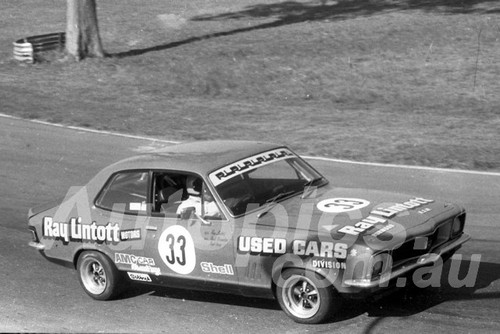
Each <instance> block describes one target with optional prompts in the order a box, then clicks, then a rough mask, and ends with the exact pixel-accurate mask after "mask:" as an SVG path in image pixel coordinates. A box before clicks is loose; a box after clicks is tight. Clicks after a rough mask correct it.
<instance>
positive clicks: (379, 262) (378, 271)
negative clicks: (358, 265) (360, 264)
mask: <svg viewBox="0 0 500 334" xmlns="http://www.w3.org/2000/svg"><path fill="white" fill-rule="evenodd" d="M371 266H372V272H371V277H370V278H371V279H376V278H378V277H379V276H381V275H382V274H383V273H384V272H386V271H387V269H388V268H391V266H392V258H391V256H390V255H389V253H379V254H377V255H374V256H372V261H371Z"/></svg>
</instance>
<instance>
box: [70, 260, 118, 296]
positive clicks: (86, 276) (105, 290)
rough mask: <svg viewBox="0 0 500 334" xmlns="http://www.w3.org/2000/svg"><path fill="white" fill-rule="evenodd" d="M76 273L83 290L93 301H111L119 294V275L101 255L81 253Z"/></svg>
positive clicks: (113, 266)
mask: <svg viewBox="0 0 500 334" xmlns="http://www.w3.org/2000/svg"><path fill="white" fill-rule="evenodd" d="M77 271H78V279H79V281H80V284H81V285H82V287H83V289H84V290H85V292H86V293H87V294H88V295H89V296H90V297H92V298H94V299H97V300H109V299H113V298H115V297H116V296H117V295H118V294H119V293H120V292H121V290H120V282H121V275H120V273H119V271H118V270H117V269H116V267H115V265H114V263H112V262H111V260H110V259H109V258H108V257H107V256H105V255H104V254H102V253H99V252H95V251H87V252H83V253H82V254H81V255H80V257H79V258H78V262H77Z"/></svg>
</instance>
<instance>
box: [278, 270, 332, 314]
mask: <svg viewBox="0 0 500 334" xmlns="http://www.w3.org/2000/svg"><path fill="white" fill-rule="evenodd" d="M276 297H277V299H278V302H279V304H280V306H281V308H282V309H283V311H285V313H286V314H287V315H288V316H289V317H290V318H292V319H293V320H294V321H295V322H298V323H303V324H318V323H321V322H324V321H326V320H328V319H329V318H330V317H331V316H332V315H333V314H334V313H335V312H336V311H338V309H339V308H340V305H341V302H342V299H341V297H340V295H339V294H338V293H337V292H336V290H335V289H334V287H333V286H332V285H331V284H330V283H329V282H328V281H327V280H326V279H325V278H324V277H322V276H321V275H319V274H317V273H314V272H311V271H305V270H301V269H288V270H286V271H284V272H283V273H282V275H281V277H280V278H279V281H278V284H277V287H276Z"/></svg>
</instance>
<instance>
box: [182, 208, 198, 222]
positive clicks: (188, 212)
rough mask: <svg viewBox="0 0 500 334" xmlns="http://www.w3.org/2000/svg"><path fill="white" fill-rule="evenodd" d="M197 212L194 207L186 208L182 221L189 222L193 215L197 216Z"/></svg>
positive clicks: (183, 211)
mask: <svg viewBox="0 0 500 334" xmlns="http://www.w3.org/2000/svg"><path fill="white" fill-rule="evenodd" d="M195 211H196V209H195V207H194V206H190V207H187V208H185V209H184V210H182V212H181V219H182V220H187V219H189V218H191V216H192V215H193V214H195Z"/></svg>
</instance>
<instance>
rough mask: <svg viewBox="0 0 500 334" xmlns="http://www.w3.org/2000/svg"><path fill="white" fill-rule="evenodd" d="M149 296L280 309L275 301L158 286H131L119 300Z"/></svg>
mask: <svg viewBox="0 0 500 334" xmlns="http://www.w3.org/2000/svg"><path fill="white" fill-rule="evenodd" d="M146 294H147V295H150V296H156V297H162V298H170V299H179V300H189V301H196V302H206V303H214V304H225V305H232V306H243V307H254V308H259V309H268V310H279V309H280V307H279V305H278V303H277V302H276V301H275V300H272V299H264V298H252V297H242V296H239V295H232V294H225V293H215V292H209V291H198V290H186V289H178V288H167V287H160V286H148V285H138V284H137V285H132V286H130V288H129V289H127V291H126V292H124V293H122V294H121V295H120V296H119V297H118V298H119V299H128V298H134V297H137V296H140V295H146Z"/></svg>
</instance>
